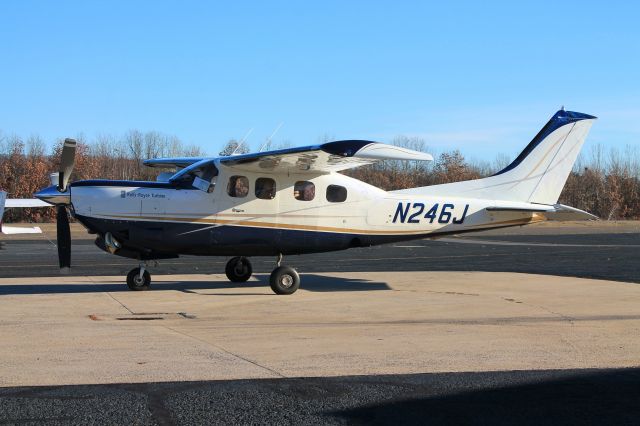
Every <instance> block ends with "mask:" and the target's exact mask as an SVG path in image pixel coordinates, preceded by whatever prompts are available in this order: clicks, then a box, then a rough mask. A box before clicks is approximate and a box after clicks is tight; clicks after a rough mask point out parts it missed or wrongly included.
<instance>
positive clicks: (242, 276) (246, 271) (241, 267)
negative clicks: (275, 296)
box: [224, 256, 253, 283]
mask: <svg viewBox="0 0 640 426" xmlns="http://www.w3.org/2000/svg"><path fill="white" fill-rule="evenodd" d="M224 272H225V273H226V274H227V278H229V281H231V282H232V283H243V282H245V281H247V280H248V279H249V278H251V274H252V273H253V268H252V267H251V262H249V259H247V258H246V257H240V256H238V257H234V258H233V259H231V260H230V261H228V262H227V266H226V267H225V268H224Z"/></svg>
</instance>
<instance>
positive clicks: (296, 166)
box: [219, 140, 433, 173]
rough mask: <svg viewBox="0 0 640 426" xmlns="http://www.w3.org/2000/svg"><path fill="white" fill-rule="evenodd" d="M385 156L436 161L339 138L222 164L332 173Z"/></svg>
mask: <svg viewBox="0 0 640 426" xmlns="http://www.w3.org/2000/svg"><path fill="white" fill-rule="evenodd" d="M382 160H414V161H433V157H432V156H431V155H430V154H427V153H424V152H418V151H413V150H410V149H406V148H402V147H399V146H394V145H387V144H383V143H378V142H371V141H359V140H348V141H337V142H328V143H325V144H321V145H311V146H303V147H298V148H288V149H280V150H276V151H266V152H257V153H251V154H244V155H236V156H232V157H222V158H220V159H219V162H220V164H221V165H223V166H227V167H230V168H232V169H234V170H239V171H250V172H261V173H282V172H285V173H286V172H292V173H306V172H309V173H329V172H337V171H340V170H346V169H350V168H353V167H358V166H363V165H365V164H372V163H376V162H378V161H382Z"/></svg>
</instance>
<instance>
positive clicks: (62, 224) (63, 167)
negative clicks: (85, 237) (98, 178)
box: [56, 138, 77, 270]
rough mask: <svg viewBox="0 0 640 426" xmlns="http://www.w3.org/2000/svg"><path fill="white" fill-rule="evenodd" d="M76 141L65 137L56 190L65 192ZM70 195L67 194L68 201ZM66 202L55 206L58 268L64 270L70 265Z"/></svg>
mask: <svg viewBox="0 0 640 426" xmlns="http://www.w3.org/2000/svg"><path fill="white" fill-rule="evenodd" d="M76 145H77V143H76V141H75V139H70V138H67V139H65V140H64V145H63V146H62V154H61V156H60V172H59V173H58V191H59V192H66V191H67V185H68V184H69V178H71V173H72V172H73V166H74V165H75V163H76ZM70 202H71V197H70V196H69V203H70ZM67 205H68V203H67V204H59V205H58V206H57V207H56V230H57V240H58V261H59V263H60V269H62V270H66V269H67V268H70V267H71V229H70V227H69V214H68V212H67V207H66V206H67Z"/></svg>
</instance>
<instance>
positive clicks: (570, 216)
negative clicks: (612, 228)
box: [544, 204, 600, 220]
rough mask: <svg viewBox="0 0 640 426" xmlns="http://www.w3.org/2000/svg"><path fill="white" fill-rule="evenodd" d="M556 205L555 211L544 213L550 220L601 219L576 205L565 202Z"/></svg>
mask: <svg viewBox="0 0 640 426" xmlns="http://www.w3.org/2000/svg"><path fill="white" fill-rule="evenodd" d="M554 207H555V211H553V212H547V213H545V214H544V215H545V216H546V217H547V219H549V220H600V218H599V217H598V216H596V215H593V214H591V213H588V212H585V211H584V210H580V209H576V208H575V207H570V206H565V205H564V204H556V205H555V206H554Z"/></svg>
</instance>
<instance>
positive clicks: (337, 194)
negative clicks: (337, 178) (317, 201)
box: [327, 185, 347, 203]
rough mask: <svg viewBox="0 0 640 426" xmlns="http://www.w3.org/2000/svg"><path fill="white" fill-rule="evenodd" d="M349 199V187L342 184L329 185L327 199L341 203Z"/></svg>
mask: <svg viewBox="0 0 640 426" xmlns="http://www.w3.org/2000/svg"><path fill="white" fill-rule="evenodd" d="M346 199H347V188H345V187H344V186H340V185H329V186H327V201H329V202H330V203H341V202H343V201H344V200H346Z"/></svg>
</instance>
